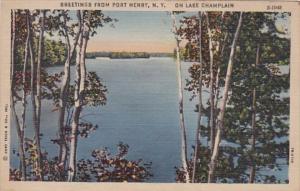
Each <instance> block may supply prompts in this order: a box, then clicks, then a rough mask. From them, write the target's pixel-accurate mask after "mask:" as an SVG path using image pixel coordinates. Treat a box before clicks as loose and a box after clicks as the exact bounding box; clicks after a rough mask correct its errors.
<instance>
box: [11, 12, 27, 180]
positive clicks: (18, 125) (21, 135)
mask: <svg viewBox="0 0 300 191" xmlns="http://www.w3.org/2000/svg"><path fill="white" fill-rule="evenodd" d="M11 14H12V28H11V33H12V39H11V108H12V113H13V116H14V119H15V124H16V129H17V135H18V142H19V144H18V152H19V158H20V172H21V180H22V181H25V180H26V162H25V159H26V158H25V149H24V127H25V125H24V121H25V111H26V110H25V109H24V108H23V110H22V116H21V119H19V117H18V114H17V112H16V106H15V102H16V100H15V99H20V100H22V103H23V106H26V105H25V101H26V100H25V99H26V90H25V84H24V83H23V86H22V89H23V96H22V98H21V97H19V96H18V95H17V93H16V91H15V89H14V86H15V79H14V76H15V53H16V14H18V13H17V11H16V10H12V11H11ZM27 19H28V17H26V20H27ZM27 30H28V28H27ZM27 50H28V35H27V39H26V43H25V53H24V55H25V58H26V60H24V66H23V71H24V70H25V71H26V66H27V59H28V53H27ZM22 78H23V80H22V81H23V82H24V81H26V75H25V74H24V75H23V77H22Z"/></svg>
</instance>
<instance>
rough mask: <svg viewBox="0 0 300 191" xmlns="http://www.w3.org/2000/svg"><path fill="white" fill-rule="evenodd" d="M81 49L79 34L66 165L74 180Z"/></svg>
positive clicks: (69, 174)
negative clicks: (73, 109)
mask: <svg viewBox="0 0 300 191" xmlns="http://www.w3.org/2000/svg"><path fill="white" fill-rule="evenodd" d="M81 49H82V36H80V43H79V44H78V47H77V49H76V52H77V57H76V66H75V68H76V70H75V71H76V72H75V75H76V82H75V91H74V101H75V111H74V113H73V121H72V129H71V136H70V141H71V142H70V159H69V166H68V181H69V182H72V181H74V178H75V174H76V152H77V132H78V124H79V115H80V110H81V104H80V91H79V89H80V82H81V71H80V61H81V56H82V55H81V53H82V51H81Z"/></svg>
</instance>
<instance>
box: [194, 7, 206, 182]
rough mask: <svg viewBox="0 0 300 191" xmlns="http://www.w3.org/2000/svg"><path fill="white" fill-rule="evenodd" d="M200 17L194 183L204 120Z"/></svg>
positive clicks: (200, 28) (200, 22) (200, 18)
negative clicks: (202, 120) (202, 119)
mask: <svg viewBox="0 0 300 191" xmlns="http://www.w3.org/2000/svg"><path fill="white" fill-rule="evenodd" d="M198 16H199V35H198V41H199V65H200V67H199V82H198V83H199V90H198V99H199V100H198V101H199V103H198V121H197V129H196V136H195V154H194V159H193V172H192V183H194V182H195V176H196V172H197V161H198V160H199V157H198V155H199V153H198V152H199V149H200V146H201V143H200V137H201V118H202V68H203V63H202V41H201V40H202V13H201V12H199V13H198Z"/></svg>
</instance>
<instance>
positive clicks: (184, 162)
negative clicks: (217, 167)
mask: <svg viewBox="0 0 300 191" xmlns="http://www.w3.org/2000/svg"><path fill="white" fill-rule="evenodd" d="M171 17H172V22H173V33H174V35H175V41H176V70H177V82H178V99H179V125H180V129H181V161H182V167H183V171H184V173H185V182H186V183H188V182H190V177H189V172H188V162H187V143H186V142H187V141H186V128H185V123H184V113H183V87H182V76H181V58H180V47H179V43H180V39H179V35H178V34H177V22H176V16H175V13H174V12H172V13H171Z"/></svg>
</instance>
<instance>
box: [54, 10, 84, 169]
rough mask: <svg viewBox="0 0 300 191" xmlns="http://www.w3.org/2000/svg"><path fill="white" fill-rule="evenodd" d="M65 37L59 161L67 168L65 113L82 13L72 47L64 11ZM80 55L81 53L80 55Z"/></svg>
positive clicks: (78, 18)
mask: <svg viewBox="0 0 300 191" xmlns="http://www.w3.org/2000/svg"><path fill="white" fill-rule="evenodd" d="M62 16H63V35H64V37H65V40H66V44H67V58H66V61H65V64H64V76H63V80H62V85H61V90H60V96H59V97H60V98H59V119H58V121H59V123H58V126H59V136H60V144H59V147H60V148H59V161H60V165H61V166H63V168H64V167H65V163H66V161H67V160H66V159H67V142H66V133H65V112H66V99H67V96H68V95H67V92H68V91H67V90H68V87H69V85H70V64H71V60H72V58H73V57H74V55H75V48H76V46H77V44H78V40H79V37H80V34H81V28H82V16H81V11H77V20H78V22H77V23H78V29H77V30H78V31H77V33H76V35H75V38H74V41H73V45H71V40H70V37H69V35H70V29H69V27H68V26H67V24H68V23H67V21H68V17H67V12H66V11H63V13H62ZM78 54H79V53H78Z"/></svg>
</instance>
